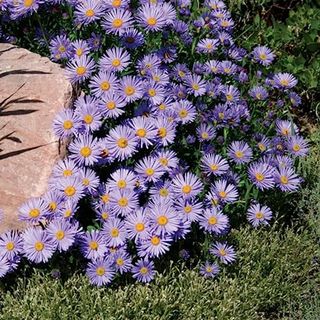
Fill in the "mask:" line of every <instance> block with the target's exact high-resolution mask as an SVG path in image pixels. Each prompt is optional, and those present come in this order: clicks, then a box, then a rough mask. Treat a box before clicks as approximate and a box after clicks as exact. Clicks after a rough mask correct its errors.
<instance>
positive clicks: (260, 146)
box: [258, 143, 267, 151]
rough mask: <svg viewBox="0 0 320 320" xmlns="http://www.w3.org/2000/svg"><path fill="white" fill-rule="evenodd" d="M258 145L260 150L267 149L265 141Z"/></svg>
mask: <svg viewBox="0 0 320 320" xmlns="http://www.w3.org/2000/svg"><path fill="white" fill-rule="evenodd" d="M258 147H259V149H260V151H265V150H266V149H267V148H266V146H265V145H264V144H263V143H258Z"/></svg>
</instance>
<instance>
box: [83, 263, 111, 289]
mask: <svg viewBox="0 0 320 320" xmlns="http://www.w3.org/2000/svg"><path fill="white" fill-rule="evenodd" d="M86 273H87V276H88V278H89V280H90V282H91V283H92V284H95V285H97V286H99V287H100V286H103V285H106V284H109V283H110V282H111V281H112V279H113V278H114V276H115V274H116V272H115V269H114V266H113V265H112V263H111V262H110V261H109V260H108V259H106V258H99V259H97V260H95V261H92V262H89V264H88V266H87V270H86Z"/></svg>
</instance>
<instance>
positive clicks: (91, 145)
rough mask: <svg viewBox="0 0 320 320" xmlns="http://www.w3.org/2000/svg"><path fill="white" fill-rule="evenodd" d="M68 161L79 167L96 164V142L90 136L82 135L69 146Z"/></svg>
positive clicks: (98, 152) (97, 158)
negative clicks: (72, 161)
mask: <svg viewBox="0 0 320 320" xmlns="http://www.w3.org/2000/svg"><path fill="white" fill-rule="evenodd" d="M68 149H69V151H70V153H71V154H70V159H71V160H74V162H75V163H76V164H77V165H79V166H82V165H85V166H90V165H93V164H94V163H96V162H98V160H99V157H100V147H99V145H98V143H97V140H96V139H95V138H93V137H92V136H91V135H82V136H79V137H78V138H76V139H75V140H74V141H72V142H71V143H70V145H69V148H68Z"/></svg>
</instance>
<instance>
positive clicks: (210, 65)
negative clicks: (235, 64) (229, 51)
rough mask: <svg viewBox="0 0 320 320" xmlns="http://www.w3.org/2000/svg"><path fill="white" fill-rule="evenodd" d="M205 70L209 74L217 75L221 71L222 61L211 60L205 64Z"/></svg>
mask: <svg viewBox="0 0 320 320" xmlns="http://www.w3.org/2000/svg"><path fill="white" fill-rule="evenodd" d="M205 68H206V72H207V73H209V74H210V73H213V74H216V73H218V72H219V71H220V69H221V67H220V61H218V60H209V61H208V62H206V63H205Z"/></svg>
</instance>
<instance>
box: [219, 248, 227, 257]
mask: <svg viewBox="0 0 320 320" xmlns="http://www.w3.org/2000/svg"><path fill="white" fill-rule="evenodd" d="M219 253H220V255H222V256H225V255H226V254H227V253H226V250H224V249H223V248H222V249H220V250H219Z"/></svg>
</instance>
